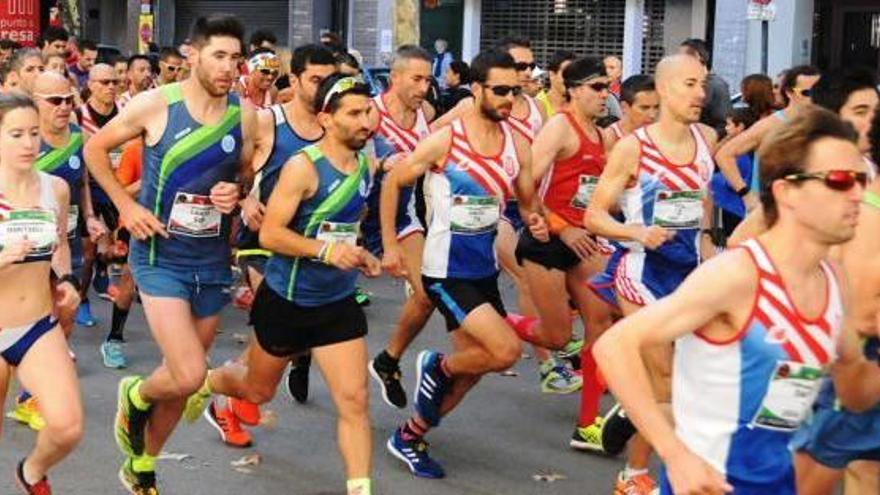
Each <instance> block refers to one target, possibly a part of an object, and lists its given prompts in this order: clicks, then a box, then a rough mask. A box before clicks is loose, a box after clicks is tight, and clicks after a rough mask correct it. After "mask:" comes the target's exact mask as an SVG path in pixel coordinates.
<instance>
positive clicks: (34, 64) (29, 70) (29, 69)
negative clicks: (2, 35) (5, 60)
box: [10, 48, 46, 96]
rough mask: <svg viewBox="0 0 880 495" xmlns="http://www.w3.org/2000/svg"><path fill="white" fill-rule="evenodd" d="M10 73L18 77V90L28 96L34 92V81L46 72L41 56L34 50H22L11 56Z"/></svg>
mask: <svg viewBox="0 0 880 495" xmlns="http://www.w3.org/2000/svg"><path fill="white" fill-rule="evenodd" d="M10 65H11V66H12V71H13V72H15V73H16V74H17V75H18V87H17V88H16V89H18V90H19V91H21V92H23V93H24V94H26V95H28V96H30V95H31V94H32V93H33V92H34V81H36V79H37V76H39V75H40V74H42V73H43V71H44V70H46V67H45V65H44V64H43V55H42V54H40V51H39V50H37V49H36V48H22V49H20V50H18V51H16V52H15V54H14V55H13V56H12V62H10Z"/></svg>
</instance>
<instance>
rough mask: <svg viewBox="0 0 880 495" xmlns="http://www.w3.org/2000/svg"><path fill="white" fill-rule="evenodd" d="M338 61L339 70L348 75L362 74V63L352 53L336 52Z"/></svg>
mask: <svg viewBox="0 0 880 495" xmlns="http://www.w3.org/2000/svg"><path fill="white" fill-rule="evenodd" d="M336 63H337V64H338V70H339V72H341V73H343V74H345V75H346V76H359V75H360V74H361V64H360V62H358V60H357V58H356V57H355V56H354V55H352V54H351V53H348V52H339V53H336Z"/></svg>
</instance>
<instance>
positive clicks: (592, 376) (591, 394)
mask: <svg viewBox="0 0 880 495" xmlns="http://www.w3.org/2000/svg"><path fill="white" fill-rule="evenodd" d="M581 372H582V373H583V379H584V385H583V388H581V413H580V419H579V420H578V425H579V426H588V425H591V424H593V421H595V419H596V416H598V415H599V400H600V399H601V398H602V394H603V393H605V386H604V384H602V383H601V382H600V381H599V370H598V368H597V366H596V358H594V357H593V348H592V346H589V347H587V346H584V348H583V350H581Z"/></svg>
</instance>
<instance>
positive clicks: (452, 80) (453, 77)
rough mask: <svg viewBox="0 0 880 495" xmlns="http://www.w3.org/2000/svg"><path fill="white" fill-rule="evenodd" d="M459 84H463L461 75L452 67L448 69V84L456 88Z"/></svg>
mask: <svg viewBox="0 0 880 495" xmlns="http://www.w3.org/2000/svg"><path fill="white" fill-rule="evenodd" d="M459 84H461V76H459V75H458V74H456V72H455V71H454V70H452V68H450V69H448V70H447V71H446V86H448V87H450V88H454V87H456V86H458V85H459Z"/></svg>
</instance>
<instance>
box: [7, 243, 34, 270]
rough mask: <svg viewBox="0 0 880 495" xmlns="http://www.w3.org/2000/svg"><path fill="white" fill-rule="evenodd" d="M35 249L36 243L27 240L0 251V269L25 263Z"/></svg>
mask: <svg viewBox="0 0 880 495" xmlns="http://www.w3.org/2000/svg"><path fill="white" fill-rule="evenodd" d="M33 248H34V241H29V240H27V239H25V240H22V241H18V242H16V243H14V244H10V245H9V246H6V247H4V248H3V249H2V250H0V268H6V267H7V266H9V265H12V264H14V263H18V262H19V261H24V259H25V257H27V254H28V253H29V252H30V251H31V249H33Z"/></svg>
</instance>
